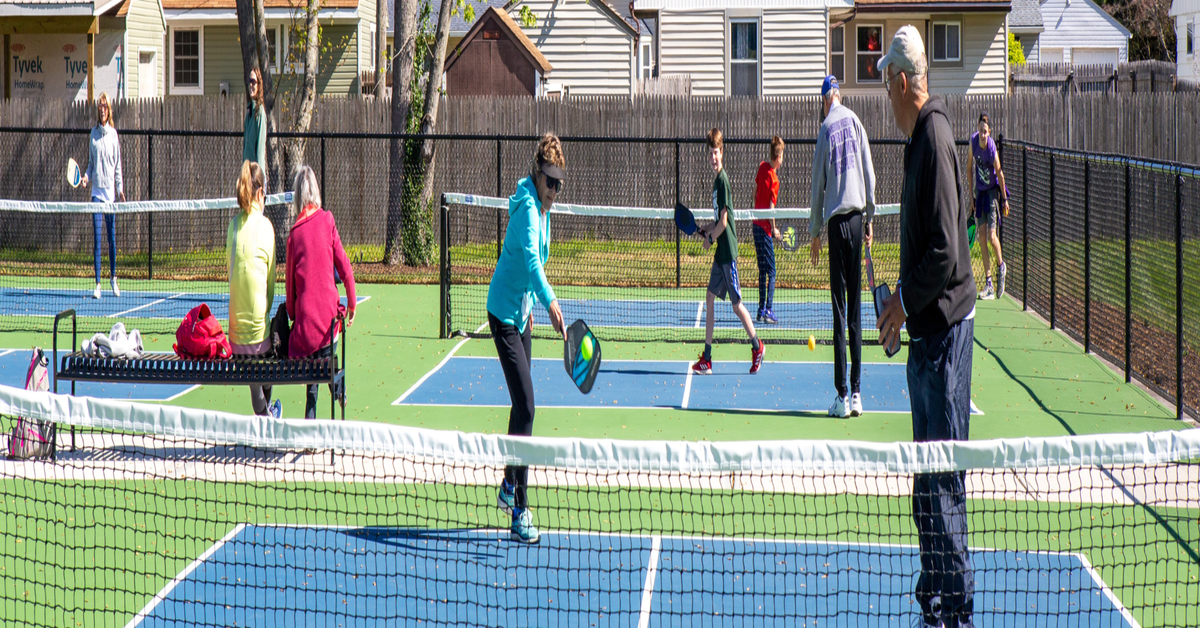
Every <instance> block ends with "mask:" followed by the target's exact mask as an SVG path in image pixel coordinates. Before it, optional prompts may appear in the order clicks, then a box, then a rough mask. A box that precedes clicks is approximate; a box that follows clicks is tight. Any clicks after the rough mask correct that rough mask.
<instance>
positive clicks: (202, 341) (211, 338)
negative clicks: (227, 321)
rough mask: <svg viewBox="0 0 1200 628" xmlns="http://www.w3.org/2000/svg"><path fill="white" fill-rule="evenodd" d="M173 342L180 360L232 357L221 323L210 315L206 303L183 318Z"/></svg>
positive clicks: (231, 348) (231, 349) (231, 350)
mask: <svg viewBox="0 0 1200 628" xmlns="http://www.w3.org/2000/svg"><path fill="white" fill-rule="evenodd" d="M175 340H176V343H175V345H174V348H175V354H176V355H178V356H179V357H181V358H191V359H198V360H224V359H227V358H229V357H230V356H232V355H233V347H231V346H229V338H228V337H226V336H225V330H224V329H222V328H221V321H219V320H217V319H216V317H214V316H213V315H212V312H211V311H210V310H209V309H208V304H207V303H201V304H200V305H197V306H196V307H194V308H192V311H190V312H188V313H187V316H184V317H183V322H182V323H180V324H179V329H177V330H175Z"/></svg>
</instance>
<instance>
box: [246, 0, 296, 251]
mask: <svg viewBox="0 0 1200 628" xmlns="http://www.w3.org/2000/svg"><path fill="white" fill-rule="evenodd" d="M254 30H255V33H254V41H256V42H257V49H258V69H259V71H260V72H262V79H263V84H262V86H261V87H262V90H263V102H264V103H265V105H264V106H265V108H266V112H265V113H266V114H267V170H269V171H270V172H269V173H266V172H264V173H263V174H264V175H266V176H267V190H268V191H270V190H286V189H287V188H288V187H290V186H291V182H290V181H284V180H283V173H284V170H283V166H282V164H281V163H280V160H281V158H282V157H283V156H282V155H281V154H280V152H279V151H278V150H272V145H273V144H275V143H276V142H275V132H276V131H277V130H278V125H277V124H276V123H275V85H274V82H273V81H272V78H273V77H272V72H271V70H272V68H271V49H270V48H269V47H268V44H267V17H266V13H265V11H264V8H263V0H254ZM272 184H274V185H272ZM279 259H283V258H282V256H280V257H279Z"/></svg>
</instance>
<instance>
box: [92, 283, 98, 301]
mask: <svg viewBox="0 0 1200 628" xmlns="http://www.w3.org/2000/svg"><path fill="white" fill-rule="evenodd" d="M92 298H93V299H99V298H100V284H96V290H95V291H93V292H92Z"/></svg>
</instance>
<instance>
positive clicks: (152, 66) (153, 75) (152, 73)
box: [138, 50, 158, 98]
mask: <svg viewBox="0 0 1200 628" xmlns="http://www.w3.org/2000/svg"><path fill="white" fill-rule="evenodd" d="M154 53H155V51H153V50H142V51H140V52H139V53H138V97H139V98H154V97H156V96H158V60H157V59H155V57H156V55H155V54H154Z"/></svg>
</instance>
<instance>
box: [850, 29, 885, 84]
mask: <svg viewBox="0 0 1200 628" xmlns="http://www.w3.org/2000/svg"><path fill="white" fill-rule="evenodd" d="M857 44H858V47H857V48H856V49H855V50H856V53H857V54H856V55H855V58H856V61H855V63H856V64H857V66H858V72H857V75H856V76H855V80H856V81H857V82H859V83H882V82H883V75H882V74H880V73H879V68H878V67H877V64H878V63H879V60H880V59H882V58H883V27H882V26H859V27H858V42H857Z"/></svg>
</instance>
